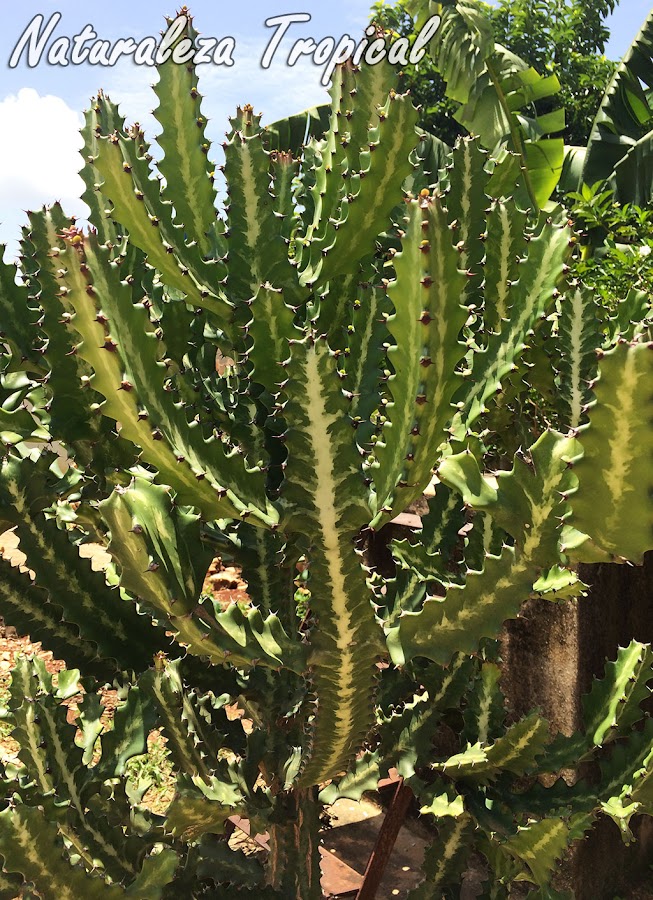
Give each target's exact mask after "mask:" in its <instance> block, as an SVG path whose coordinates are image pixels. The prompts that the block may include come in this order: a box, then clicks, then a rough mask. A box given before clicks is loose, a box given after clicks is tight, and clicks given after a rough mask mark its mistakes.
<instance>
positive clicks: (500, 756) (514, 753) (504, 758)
mask: <svg viewBox="0 0 653 900" xmlns="http://www.w3.org/2000/svg"><path fill="white" fill-rule="evenodd" d="M541 730H542V720H541V719H538V718H537V717H533V722H532V724H531V726H530V728H529V729H528V730H527V731H525V732H524V733H523V734H522V736H521V737H520V739H519V740H518V741H517V743H516V744H509V743H508V737H509V733H508V735H506V737H505V738H501V739H500V741H499V742H498V744H499V747H500V748H502V750H500V751H499V752H496V753H494V752H493V753H492V756H491V762H492V765H493V766H496V768H498V769H500V768H505V766H506V765H507V763H509V762H511V761H512V760H514V759H519V757H520V756H521V753H522V751H523V750H526V749H527V748H528V747H529V746H530V743H531V740H532V739H533V738H534V737H535V736H536V735H537V734H538V732H540V731H541ZM479 740H480V738H479ZM496 746H497V744H495V745H494V747H493V748H491V749H492V750H494V748H495V747H496Z"/></svg>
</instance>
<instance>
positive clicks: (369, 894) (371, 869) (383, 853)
mask: <svg viewBox="0 0 653 900" xmlns="http://www.w3.org/2000/svg"><path fill="white" fill-rule="evenodd" d="M412 799H413V792H412V791H411V789H410V788H409V787H408V786H407V785H406V784H404V780H403V778H402V779H401V780H400V781H399V783H398V784H397V790H396V791H395V793H394V797H393V798H392V802H391V803H390V807H389V809H388V811H387V813H386V814H385V818H384V820H383V825H381V830H380V831H379V834H378V837H377V839H376V844H375V845H374V849H373V850H372V853H371V854H370V858H369V860H368V863H367V868H366V869H365V875H364V876H363V884H362V885H361V888H360V890H359V892H358V894H357V895H356V900H374V898H375V897H376V892H377V891H378V889H379V885H380V884H381V880H382V878H383V873H384V872H385V868H386V866H387V864H388V860H389V859H390V854H391V853H392V850H393V848H394V845H395V842H396V840H397V835H398V834H399V830H400V828H401V826H402V825H403V823H404V821H405V819H406V813H407V812H408V807H409V806H410V802H411V800H412Z"/></svg>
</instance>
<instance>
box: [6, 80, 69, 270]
mask: <svg viewBox="0 0 653 900" xmlns="http://www.w3.org/2000/svg"><path fill="white" fill-rule="evenodd" d="M81 124H82V118H81V115H78V114H77V113H76V112H75V111H74V110H72V109H71V108H70V107H69V106H68V105H67V104H66V103H65V101H64V100H62V99H61V97H56V96H53V95H50V94H48V95H46V96H44V97H42V96H40V95H39V94H38V93H37V92H36V91H35V90H34V89H33V88H21V89H20V90H19V91H18V94H17V95H15V94H11V95H9V96H8V97H5V99H4V100H2V101H0V134H2V147H1V149H0V158H1V159H2V165H1V166H0V241H2V242H10V246H11V250H12V251H13V250H15V246H16V245H15V241H16V240H17V239H18V238H19V236H20V228H21V226H22V225H24V224H25V223H26V221H27V220H26V216H25V212H24V211H25V210H27V209H35V208H38V207H41V206H43V204H51V203H53V202H54V201H55V200H60V201H61V203H62V205H63V207H64V209H65V210H66V212H67V213H69V214H71V215H77V216H83V215H84V211H85V209H86V207H85V205H84V204H83V203H82V202H81V200H79V197H80V194H81V192H82V190H83V188H84V185H83V182H82V179H81V178H80V176H79V174H78V170H79V168H80V166H81V157H80V155H79V149H80V148H81V146H82V139H81V137H80V134H79V129H80V127H81ZM9 255H11V252H10V254H9Z"/></svg>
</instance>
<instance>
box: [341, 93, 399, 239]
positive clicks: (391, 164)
mask: <svg viewBox="0 0 653 900" xmlns="http://www.w3.org/2000/svg"><path fill="white" fill-rule="evenodd" d="M393 102H394V103H399V102H401V101H399V100H395V101H393ZM404 110H405V111H406V112H408V107H407V106H402V108H401V111H402V112H403V111H404ZM404 119H405V115H403V116H401V117H400V118H398V121H396V122H395V123H394V132H393V135H392V138H393V140H392V143H389V144H388V143H382V146H381V149H380V150H379V151H378V154H372V164H371V165H370V168H369V169H368V174H367V177H368V178H369V177H371V172H372V170H373V169H374V168H375V167H374V164H373V161H374V159H375V158H378V159H380V156H379V154H381V153H383V151H384V150H385V152H384V153H383V175H382V178H381V180H380V181H379V182H378V186H377V189H376V193H375V194H374V197H373V198H367V200H368V202H367V204H366V218H367V220H368V221H370V222H375V221H383V215H382V214H383V213H384V212H385V210H386V209H387V206H388V188H389V186H390V185H391V184H392V181H393V179H394V178H395V171H396V169H397V167H398V166H399V165H400V164H401V163H403V162H404V159H405V155H406V135H405V131H404V128H405V122H404ZM383 124H385V123H382V125H383ZM377 165H380V163H379V164H377ZM380 213H381V216H380V217H379V214H380ZM352 237H353V236H352ZM365 239H366V240H367V236H365Z"/></svg>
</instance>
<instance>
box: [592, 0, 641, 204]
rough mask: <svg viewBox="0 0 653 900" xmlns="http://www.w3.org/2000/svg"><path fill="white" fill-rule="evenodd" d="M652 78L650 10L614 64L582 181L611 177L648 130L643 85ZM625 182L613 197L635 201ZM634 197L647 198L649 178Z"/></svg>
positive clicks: (596, 119)
mask: <svg viewBox="0 0 653 900" xmlns="http://www.w3.org/2000/svg"><path fill="white" fill-rule="evenodd" d="M652 80H653V13H649V15H648V17H647V18H646V20H645V22H644V24H643V25H642V27H641V29H640V31H639V33H638V34H637V36H636V37H635V39H634V41H633V43H632V44H631V46H630V47H629V48H628V50H627V51H626V54H625V55H624V57H623V59H622V61H621V63H620V64H619V65H618V66H617V69H616V70H615V73H614V75H613V76H612V80H611V81H610V84H609V85H608V87H607V89H606V91H605V94H604V96H603V100H602V102H601V106H600V107H599V111H598V113H597V115H596V118H595V120H594V124H593V126H592V131H591V133H590V137H589V140H588V144H587V152H586V154H585V159H584V165H583V175H582V177H583V181H584V182H585V183H586V184H595V183H596V182H597V181H608V180H609V179H611V178H612V177H613V175H614V172H615V168H616V167H617V166H618V165H619V164H620V163H625V158H626V156H627V155H628V154H629V153H630V152H631V148H632V147H633V145H636V143H637V142H638V141H639V140H640V139H641V138H643V137H644V135H645V134H646V133H647V132H649V131H650V130H651V125H652V124H653V109H652V107H651V103H650V98H649V96H648V93H647V90H646V87H645V86H648V85H650V84H651V81H652ZM634 162H635V160H634V159H633V160H632V163H634ZM632 163H631V164H630V165H629V164H628V163H626V166H627V167H628V168H629V169H630V181H631V182H632V180H633V174H634V172H633V168H634V170H635V171H637V168H638V164H635V165H634V166H632ZM638 163H639V160H638ZM624 174H625V173H624ZM628 181H629V179H628V178H624V179H623V180H622V181H621V182H620V185H619V187H620V191H619V195H618V197H617V199H618V200H620V202H622V203H625V202H633V201H634V200H635V197H634V196H633V194H632V193H631V185H629V183H628ZM637 196H638V198H639V199H638V200H637V201H636V202H641V203H642V204H644V203H645V202H647V201H648V200H649V199H650V196H651V183H650V181H649V183H648V185H647V186H646V190H645V191H643V192H641V193H640V192H638V194H637Z"/></svg>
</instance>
